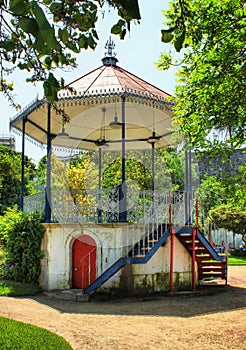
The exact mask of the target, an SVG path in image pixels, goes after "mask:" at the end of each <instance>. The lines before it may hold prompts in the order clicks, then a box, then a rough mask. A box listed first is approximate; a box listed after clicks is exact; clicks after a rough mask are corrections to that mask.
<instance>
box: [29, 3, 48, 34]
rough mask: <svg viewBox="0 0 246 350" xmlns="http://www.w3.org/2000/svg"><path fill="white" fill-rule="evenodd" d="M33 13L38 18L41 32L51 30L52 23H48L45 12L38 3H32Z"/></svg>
mask: <svg viewBox="0 0 246 350" xmlns="http://www.w3.org/2000/svg"><path fill="white" fill-rule="evenodd" d="M31 6H32V12H33V14H34V16H35V18H36V22H37V24H38V26H39V28H40V30H48V29H50V28H51V26H50V23H49V22H48V20H47V18H46V16H45V13H44V11H43V10H42V8H41V7H40V6H39V5H38V3H37V2H36V1H32V2H31Z"/></svg>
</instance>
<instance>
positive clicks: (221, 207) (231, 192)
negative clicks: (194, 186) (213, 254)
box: [198, 165, 246, 242]
mask: <svg viewBox="0 0 246 350" xmlns="http://www.w3.org/2000/svg"><path fill="white" fill-rule="evenodd" d="M245 175H246V166H245V165H243V166H241V167H239V169H238V174H237V175H236V176H232V177H230V178H228V177H226V176H225V177H224V178H222V179H220V180H218V179H217V178H216V176H207V177H206V178H205V179H204V180H203V181H202V182H201V184H200V186H199V191H198V193H199V199H200V206H201V209H202V212H203V215H204V218H205V223H207V224H211V223H212V225H213V226H215V227H217V228H224V229H226V230H228V231H233V233H239V234H242V238H243V240H244V241H245V242H246V225H245V224H246V210H245V208H246V198H245V193H246V181H245V180H246V176H245ZM208 231H209V230H208Z"/></svg>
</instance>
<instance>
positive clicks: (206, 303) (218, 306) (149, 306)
mask: <svg viewBox="0 0 246 350" xmlns="http://www.w3.org/2000/svg"><path fill="white" fill-rule="evenodd" d="M32 299H34V300H35V301H36V302H39V303H42V304H45V305H47V306H49V307H51V308H54V309H56V310H58V311H60V312H61V313H69V314H88V315H89V314H90V315H93V314H96V315H124V316H171V317H185V318H187V317H195V316H199V315H205V314H206V315H207V314H210V313H221V312H227V311H233V310H235V311H236V310H238V309H243V308H246V288H237V287H232V286H229V285H227V286H208V287H207V286H201V287H199V289H198V290H197V291H196V292H194V293H192V292H178V293H173V294H172V295H170V294H169V293H163V294H153V295H145V296H138V297H117V296H114V295H111V296H108V295H103V294H99V293H97V294H95V295H93V297H92V298H91V300H90V302H78V301H72V300H59V299H55V298H52V297H47V296H36V297H33V298H32Z"/></svg>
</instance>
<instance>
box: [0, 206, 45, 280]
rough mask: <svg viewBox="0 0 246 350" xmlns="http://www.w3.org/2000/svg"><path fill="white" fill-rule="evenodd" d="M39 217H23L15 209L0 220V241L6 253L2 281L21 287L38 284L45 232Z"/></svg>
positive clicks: (36, 214) (37, 215)
mask: <svg viewBox="0 0 246 350" xmlns="http://www.w3.org/2000/svg"><path fill="white" fill-rule="evenodd" d="M42 221H43V218H42V215H41V214H40V213H38V212H34V213H32V214H26V213H23V212H19V211H17V209H16V207H15V208H13V209H9V210H7V211H6V213H5V215H4V216H1V217H0V227H1V230H0V241H1V242H2V243H1V244H2V246H3V248H4V250H5V252H6V255H7V256H6V261H5V266H4V267H5V269H4V277H5V278H6V279H9V280H13V281H19V282H23V283H34V284H35V283H38V278H39V275H40V259H41V258H42V256H43V254H42V251H41V248H40V247H41V240H42V238H43V236H44V228H43V226H42V225H41V222H42Z"/></svg>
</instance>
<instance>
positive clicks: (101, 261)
mask: <svg viewBox="0 0 246 350" xmlns="http://www.w3.org/2000/svg"><path fill="white" fill-rule="evenodd" d="M44 226H45V229H46V233H45V237H44V239H43V242H42V250H43V251H44V258H43V259H42V261H41V268H42V272H41V275H40V285H41V287H42V288H43V289H44V290H61V289H70V288H72V245H73V242H74V240H75V239H76V238H77V237H79V236H81V235H83V234H86V235H89V236H91V237H92V238H93V239H94V240H95V242H96V244H97V248H96V249H97V261H96V266H97V276H100V275H101V274H102V272H104V271H105V270H106V269H107V268H108V267H110V266H111V265H112V264H113V263H114V262H115V261H117V260H118V259H119V258H120V257H122V256H124V254H125V253H124V252H125V251H128V250H129V247H128V246H127V245H128V244H129V242H130V245H131V244H134V242H136V241H138V240H139V235H140V233H141V234H142V230H141V227H140V226H139V225H132V224H131V225H130V224H125V223H117V224H85V225H76V224H71V225H68V224H66V225H59V224H44ZM169 271H170V238H167V240H166V242H165V243H164V244H163V246H161V247H160V248H159V249H158V251H157V252H156V253H155V254H154V256H153V257H152V258H151V259H150V260H149V262H148V263H147V264H135V265H126V266H125V267H123V268H122V269H121V270H119V271H118V272H117V273H116V274H115V275H114V276H112V277H111V278H110V279H109V280H108V281H107V282H105V283H104V284H103V285H102V286H101V288H100V289H98V291H101V292H106V293H112V292H114V293H116V292H117V293H121V294H124V295H125V294H128V295H132V294H141V293H150V292H151V293H152V292H160V291H168V290H169V282H170V274H169ZM190 288H191V257H190V255H189V254H188V252H187V251H186V249H185V248H184V247H183V246H182V244H181V243H180V242H179V241H178V240H177V239H175V258H174V274H173V289H174V290H185V289H187V290H188V289H190Z"/></svg>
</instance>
